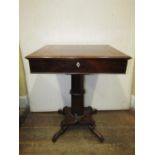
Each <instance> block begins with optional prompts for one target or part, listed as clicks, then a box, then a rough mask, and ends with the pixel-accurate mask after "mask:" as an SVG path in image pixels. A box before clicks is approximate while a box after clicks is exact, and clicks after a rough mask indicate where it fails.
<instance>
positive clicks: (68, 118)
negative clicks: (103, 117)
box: [52, 107, 104, 142]
mask: <svg viewBox="0 0 155 155" xmlns="http://www.w3.org/2000/svg"><path fill="white" fill-rule="evenodd" d="M58 113H59V114H63V115H64V119H63V120H62V122H61V124H60V130H59V131H58V132H56V133H55V134H54V136H53V138H52V141H53V142H56V141H57V139H58V138H59V137H60V136H61V135H62V134H63V133H65V131H66V130H67V129H68V128H69V127H72V126H77V125H79V126H81V125H82V126H87V127H88V128H89V130H90V131H91V132H92V133H93V134H94V135H95V136H96V137H97V138H98V139H99V141H100V142H103V141H104V137H103V136H102V134H101V133H99V132H98V131H97V130H96V129H95V121H94V120H93V118H92V114H95V113H97V110H96V109H93V108H92V107H85V108H84V113H83V115H76V114H74V115H73V114H72V112H71V108H70V107H64V108H63V110H59V111H58Z"/></svg>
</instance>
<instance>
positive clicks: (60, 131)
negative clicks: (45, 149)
mask: <svg viewBox="0 0 155 155" xmlns="http://www.w3.org/2000/svg"><path fill="white" fill-rule="evenodd" d="M67 129H68V127H67V126H66V127H61V128H60V130H59V131H58V132H57V133H55V134H54V136H53V138H52V141H53V142H56V140H57V139H58V138H59V137H60V136H61V135H62V134H63V133H64V132H65V131H66V130H67Z"/></svg>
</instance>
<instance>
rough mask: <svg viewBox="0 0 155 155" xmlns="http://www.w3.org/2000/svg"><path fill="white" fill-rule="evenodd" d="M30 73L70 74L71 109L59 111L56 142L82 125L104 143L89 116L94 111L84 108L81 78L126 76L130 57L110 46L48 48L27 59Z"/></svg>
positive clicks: (54, 139) (49, 46)
mask: <svg viewBox="0 0 155 155" xmlns="http://www.w3.org/2000/svg"><path fill="white" fill-rule="evenodd" d="M26 58H27V59H28V60H29V64H30V71H31V73H37V74H40V73H64V74H66V73H67V74H70V75H71V91H70V94H71V107H64V108H63V110H59V111H58V112H59V113H60V114H63V115H64V120H63V121H62V122H61V125H60V126H61V127H60V130H59V131H58V132H57V133H55V134H54V136H53V138H52V141H53V142H55V141H56V140H57V139H58V137H59V136H60V135H62V134H63V133H64V132H65V131H66V130H67V129H68V128H69V127H70V126H76V125H85V126H87V127H88V128H89V129H90V131H91V132H92V133H93V134H94V135H96V137H97V138H98V139H99V140H100V141H101V142H103V140H104V137H103V136H102V134H101V133H99V132H98V131H96V129H95V121H94V120H93V119H92V114H94V113H96V112H97V110H95V109H93V108H92V107H90V106H89V107H84V93H85V90H84V86H83V83H84V75H85V74H91V73H121V74H122V73H125V72H126V67H127V61H128V59H130V58H131V57H129V56H127V55H125V54H123V53H122V52H120V51H118V50H116V49H115V48H113V47H111V46H109V45H47V46H45V47H43V48H41V49H39V50H37V51H35V52H33V53H32V54H30V55H28V56H26Z"/></svg>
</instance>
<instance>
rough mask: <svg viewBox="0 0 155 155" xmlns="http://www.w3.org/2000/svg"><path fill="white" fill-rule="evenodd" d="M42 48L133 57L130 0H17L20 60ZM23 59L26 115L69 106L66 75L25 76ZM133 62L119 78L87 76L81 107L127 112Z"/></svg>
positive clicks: (26, 69)
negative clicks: (109, 49)
mask: <svg viewBox="0 0 155 155" xmlns="http://www.w3.org/2000/svg"><path fill="white" fill-rule="evenodd" d="M46 44H110V45H112V46H114V47H115V48H117V49H119V50H121V51H123V52H124V53H126V54H128V55H130V56H132V57H134V0H20V46H21V50H22V54H23V57H25V56H26V55H27V54H29V53H31V52H33V51H34V50H36V49H38V48H40V47H42V46H44V45H46ZM23 60H24V66H25V71H26V79H27V85H28V94H29V100H30V108H31V111H54V110H57V109H58V108H61V107H63V106H64V105H70V95H69V90H70V76H69V75H54V74H53V75H51V74H46V75H45V74H42V75H41V74H40V75H39V74H30V69H29V65H28V61H27V60H26V59H23ZM132 70H133V60H130V61H129V63H128V68H127V73H126V74H125V75H112V74H101V75H89V76H88V75H87V76H86V78H85V79H86V80H85V88H86V95H85V105H92V106H93V107H96V108H98V109H100V110H103V109H128V108H129V107H130V95H131V82H132Z"/></svg>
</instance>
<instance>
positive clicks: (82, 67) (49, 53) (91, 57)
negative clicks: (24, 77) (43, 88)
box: [26, 45, 130, 74]
mask: <svg viewBox="0 0 155 155" xmlns="http://www.w3.org/2000/svg"><path fill="white" fill-rule="evenodd" d="M26 58H27V59H28V60H29V64H30V70H31V73H69V74H86V73H87V74H88V73H125V71H126V66H127V60H128V59H130V56H128V55H126V54H124V53H122V52H120V51H119V50H117V49H115V48H113V47H111V46H109V45H47V46H44V47H43V48H40V49H39V50H37V51H35V52H33V53H32V54H30V55H28V56H26Z"/></svg>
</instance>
